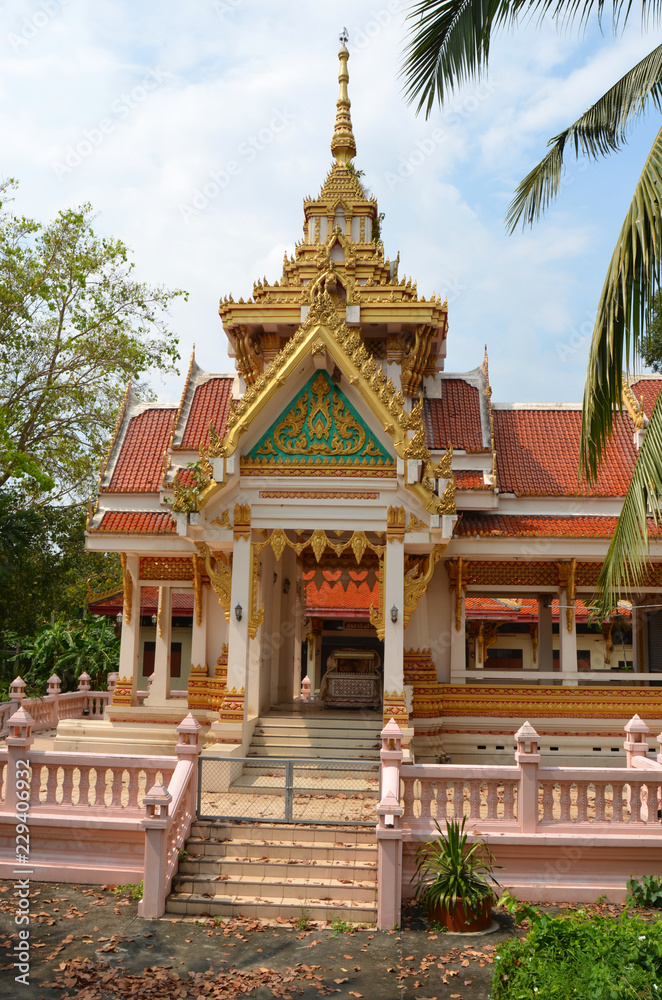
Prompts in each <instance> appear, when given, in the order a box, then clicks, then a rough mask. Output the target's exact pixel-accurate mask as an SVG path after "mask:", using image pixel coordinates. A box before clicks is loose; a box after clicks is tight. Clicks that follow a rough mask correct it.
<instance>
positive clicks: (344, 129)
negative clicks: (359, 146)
mask: <svg viewBox="0 0 662 1000" xmlns="http://www.w3.org/2000/svg"><path fill="white" fill-rule="evenodd" d="M348 37H349V36H348V34H347V28H343V30H342V32H341V34H340V52H339V53H338V59H339V60H340V72H339V73H338V83H339V84H340V94H339V96H338V100H337V102H336V124H335V127H334V129H333V138H332V140H331V152H332V153H333V155H334V156H335V158H336V163H339V164H340V165H341V166H343V167H346V166H347V164H348V163H349V161H350V160H351V159H353V158H354V157H355V156H356V143H355V142H354V133H353V132H352V119H351V116H350V113H349V109H350V108H351V106H352V105H351V103H350V100H349V96H348V94H347V84H348V83H349V72H348V70H347V60H348V59H349V52H348V51H347V46H346V44H345V43H346V42H347V39H348Z"/></svg>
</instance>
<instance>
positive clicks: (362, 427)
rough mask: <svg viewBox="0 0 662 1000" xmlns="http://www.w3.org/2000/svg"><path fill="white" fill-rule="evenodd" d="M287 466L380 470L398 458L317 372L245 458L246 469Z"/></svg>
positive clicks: (329, 380)
mask: <svg viewBox="0 0 662 1000" xmlns="http://www.w3.org/2000/svg"><path fill="white" fill-rule="evenodd" d="M283 466H287V467H288V471H291V470H292V467H300V468H301V469H302V471H304V472H305V470H307V469H309V468H310V467H311V466H316V467H319V466H322V467H324V466H325V467H328V468H329V471H331V470H337V469H338V467H339V466H342V467H343V468H345V469H348V470H349V469H351V468H357V469H362V470H364V469H367V468H368V469H375V470H377V469H379V470H383V469H385V468H387V467H392V466H393V458H392V456H390V455H389V454H388V453H387V452H386V451H385V450H384V448H383V447H382V445H381V444H380V443H379V442H378V441H377V440H376V439H375V437H374V435H373V433H372V432H371V431H370V429H369V428H368V426H367V425H366V423H365V422H364V421H363V419H362V418H361V417H360V416H359V414H358V413H357V412H356V410H355V409H354V407H353V406H352V404H351V403H350V402H349V400H348V399H347V397H346V396H345V394H344V393H343V392H342V390H341V389H340V388H339V387H338V386H337V385H334V383H333V382H332V381H331V379H330V378H329V376H328V375H327V373H326V372H323V371H317V372H316V373H315V374H314V375H313V376H312V377H311V378H310V379H309V380H308V382H307V383H306V384H305V386H304V387H303V388H302V389H301V390H300V391H299V392H298V393H297V394H296V396H295V397H294V399H292V400H291V401H290V403H288V405H287V406H286V407H285V409H284V410H283V411H282V412H281V413H280V414H279V416H278V417H277V418H276V420H274V422H273V423H272V425H271V426H270V427H269V429H268V430H267V431H266V433H265V434H264V435H263V436H262V437H261V438H260V440H259V441H258V442H257V444H256V445H255V446H254V447H253V448H252V449H251V451H250V452H248V454H247V455H246V456H245V457H244V458H243V460H242V471H243V469H244V467H251V468H259V469H260V470H261V471H263V472H266V473H268V472H269V471H274V472H278V471H280V470H281V469H282V468H283Z"/></svg>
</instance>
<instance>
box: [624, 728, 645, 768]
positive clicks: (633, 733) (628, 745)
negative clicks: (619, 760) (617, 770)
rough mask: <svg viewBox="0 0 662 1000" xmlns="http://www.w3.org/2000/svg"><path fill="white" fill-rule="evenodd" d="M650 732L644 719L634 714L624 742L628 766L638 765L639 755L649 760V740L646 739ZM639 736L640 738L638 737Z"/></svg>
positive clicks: (626, 730)
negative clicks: (636, 761)
mask: <svg viewBox="0 0 662 1000" xmlns="http://www.w3.org/2000/svg"><path fill="white" fill-rule="evenodd" d="M648 732H649V729H648V726H647V725H646V723H645V722H644V720H643V719H640V718H639V716H638V715H633V716H632V718H631V719H630V721H629V722H628V723H627V725H626V727H625V742H624V743H623V749H624V750H625V760H626V766H627V767H636V766H637V765H636V763H635V760H636V758H637V757H643V759H644V760H648V741H647V740H646V733H648ZM637 736H639V737H640V738H639V739H637Z"/></svg>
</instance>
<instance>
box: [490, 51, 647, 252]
mask: <svg viewBox="0 0 662 1000" xmlns="http://www.w3.org/2000/svg"><path fill="white" fill-rule="evenodd" d="M650 102H652V103H653V104H654V105H655V107H656V108H657V110H658V111H660V110H662V45H659V46H658V47H657V48H655V49H653V51H652V52H649V54H648V55H647V56H645V58H644V59H642V60H641V61H640V62H638V63H637V65H636V66H633V67H632V69H631V70H629V72H627V73H626V74H625V76H622V77H621V79H620V80H619V81H618V82H617V83H615V84H614V86H613V87H611V88H610V89H609V90H608V91H607V93H606V94H604V95H603V96H602V97H601V98H600V100H599V101H596V103H595V104H594V105H593V106H592V107H591V108H589V110H588V111H587V112H586V114H583V115H582V116H581V118H578V119H577V121H576V122H575V123H574V124H573V125H570V126H569V128H567V129H564V131H563V132H560V133H559V135H557V136H554V138H553V139H550V140H549V142H548V146H550V147H551V149H550V151H549V153H548V154H547V156H545V157H544V159H542V160H541V161H540V163H539V164H538V165H537V166H536V167H534V168H533V170H532V171H531V172H530V173H529V174H527V176H526V177H525V178H524V180H523V181H522V182H521V183H520V185H519V186H518V188H517V191H516V193H515V197H514V198H513V200H512V202H511V203H510V205H509V207H508V213H507V216H506V223H507V226H508V229H509V231H510V232H511V233H512V232H513V230H514V229H515V228H516V227H517V226H518V225H519V223H520V222H521V223H522V225H523V226H526V225H531V224H532V223H533V222H535V221H536V220H537V219H538V218H539V217H540V215H541V214H542V213H543V212H544V210H545V209H546V208H547V207H548V205H549V203H550V201H551V200H552V198H554V197H556V195H557V194H558V190H559V186H560V184H561V172H562V168H563V155H564V152H565V150H566V147H571V148H572V147H574V152H575V156H577V157H579V156H588V157H590V158H591V159H594V160H595V159H597V158H598V157H599V156H607V155H608V154H609V153H613V152H615V151H616V150H618V149H620V148H621V147H622V146H623V144H624V143H625V142H626V141H627V138H628V134H629V132H630V128H631V126H632V124H633V120H634V119H635V118H637V117H638V116H640V115H642V114H643V113H644V112H645V111H646V108H647V106H648V105H649V103H650Z"/></svg>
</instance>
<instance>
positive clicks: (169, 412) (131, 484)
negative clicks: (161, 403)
mask: <svg viewBox="0 0 662 1000" xmlns="http://www.w3.org/2000/svg"><path fill="white" fill-rule="evenodd" d="M175 412H176V411H175V410H173V409H172V407H169V408H168V409H161V408H160V407H156V406H155V407H150V409H148V410H144V411H143V413H139V414H138V415H137V416H135V417H132V418H131V420H129V426H128V427H127V429H126V434H125V435H124V440H123V441H122V447H121V450H120V453H119V455H118V457H117V462H116V463H115V468H114V470H113V475H112V478H111V480H110V484H109V485H108V486H106V487H104V492H107V493H158V491H159V487H160V485H161V474H162V471H163V456H164V454H165V450H166V448H167V447H168V442H169V440H170V432H171V430H172V419H173V415H174V413H175Z"/></svg>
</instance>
